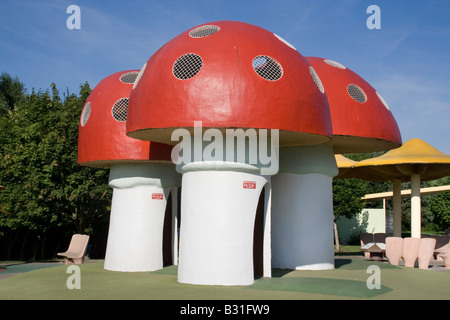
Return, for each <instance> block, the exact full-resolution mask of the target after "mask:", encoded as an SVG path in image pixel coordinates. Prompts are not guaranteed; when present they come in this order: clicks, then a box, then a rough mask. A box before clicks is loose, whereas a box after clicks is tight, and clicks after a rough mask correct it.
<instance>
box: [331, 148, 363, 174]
mask: <svg viewBox="0 0 450 320" xmlns="http://www.w3.org/2000/svg"><path fill="white" fill-rule="evenodd" d="M334 157H335V158H336V164H337V167H338V169H339V173H338V175H337V176H336V177H335V178H339V179H346V178H354V177H353V176H352V175H351V172H352V168H353V167H354V166H355V165H356V164H357V163H358V162H357V161H354V160H351V159H349V158H347V157H345V156H343V155H342V154H335V155H334Z"/></svg>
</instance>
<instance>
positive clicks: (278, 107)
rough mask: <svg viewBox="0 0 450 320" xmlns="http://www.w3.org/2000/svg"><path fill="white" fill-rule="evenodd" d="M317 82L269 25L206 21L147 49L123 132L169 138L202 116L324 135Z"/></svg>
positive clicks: (285, 132) (304, 138)
mask: <svg viewBox="0 0 450 320" xmlns="http://www.w3.org/2000/svg"><path fill="white" fill-rule="evenodd" d="M315 82H316V83H315ZM320 86H321V85H320V79H318V77H317V75H316V74H315V72H314V70H313V69H312V68H311V66H310V64H309V63H308V62H307V61H306V59H305V58H304V57H303V56H302V55H301V54H300V53H299V52H298V51H297V50H296V49H295V48H294V47H292V46H291V45H290V44H288V43H287V42H286V41H284V40H283V39H281V38H280V37H278V36H276V35H275V34H273V33H272V32H269V31H267V30H265V29H262V28H260V27H257V26H254V25H250V24H247V23H242V22H234V21H219V22H212V23H208V24H205V25H201V26H198V27H195V28H192V29H190V30H187V31H185V32H183V33H181V34H180V35H179V36H177V37H175V38H174V39H173V40H171V41H169V42H168V43H166V44H165V45H164V46H163V47H162V48H160V49H159V50H158V51H157V52H156V53H155V54H153V55H152V57H150V59H149V60H148V61H147V63H146V64H145V65H144V67H143V68H142V70H141V73H140V75H139V76H138V81H137V83H136V85H135V88H134V89H133V91H132V93H131V95H130V105H129V113H128V120H127V134H128V135H129V136H131V137H133V138H138V139H142V140H151V141H158V142H163V143H168V144H174V143H173V142H172V141H171V140H170V137H171V132H172V130H173V129H174V128H192V127H193V126H194V121H202V127H203V128H204V129H206V128H222V129H224V128H255V129H258V128H259V129H279V130H280V135H279V136H280V145H303V144H305V145H307V144H317V143H324V142H327V141H329V140H330V138H331V121H330V114H329V109H328V102H327V99H326V95H325V94H324V93H323V92H321V90H323V89H321V87H320Z"/></svg>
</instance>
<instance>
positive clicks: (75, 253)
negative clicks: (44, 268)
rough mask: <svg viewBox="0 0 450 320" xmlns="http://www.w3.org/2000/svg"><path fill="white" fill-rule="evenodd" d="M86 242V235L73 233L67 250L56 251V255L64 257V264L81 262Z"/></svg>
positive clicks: (87, 237) (87, 238)
mask: <svg viewBox="0 0 450 320" xmlns="http://www.w3.org/2000/svg"><path fill="white" fill-rule="evenodd" d="M88 242H89V236H88V235H85V234H74V235H73V236H72V239H71V240H70V244H69V248H68V249H67V251H66V252H60V253H58V256H62V257H64V262H65V264H81V263H83V262H84V256H85V254H86V248H87V245H88Z"/></svg>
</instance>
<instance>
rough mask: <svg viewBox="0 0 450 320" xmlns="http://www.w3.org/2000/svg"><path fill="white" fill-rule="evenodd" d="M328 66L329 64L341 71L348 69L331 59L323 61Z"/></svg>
mask: <svg viewBox="0 0 450 320" xmlns="http://www.w3.org/2000/svg"><path fill="white" fill-rule="evenodd" d="M323 61H324V62H325V63H326V64H329V65H330V66H333V67H335V68H339V69H347V68H346V67H345V66H344V65H343V64H340V63H339V62H336V61H333V60H329V59H325V60H323Z"/></svg>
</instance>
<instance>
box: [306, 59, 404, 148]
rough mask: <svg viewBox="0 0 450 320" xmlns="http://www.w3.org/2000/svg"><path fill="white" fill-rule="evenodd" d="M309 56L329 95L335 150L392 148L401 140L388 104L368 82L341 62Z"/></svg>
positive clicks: (398, 144)
mask: <svg viewBox="0 0 450 320" xmlns="http://www.w3.org/2000/svg"><path fill="white" fill-rule="evenodd" d="M306 59H307V60H308V61H309V63H310V64H311V65H312V66H313V67H314V69H315V70H316V71H317V74H318V75H319V76H320V79H321V80H322V83H323V86H324V88H325V92H326V94H327V97H328V103H329V106H330V113H331V122H332V126H333V140H332V142H331V143H332V145H333V148H334V152H335V153H352V152H373V151H381V150H389V149H392V148H397V147H398V146H400V145H401V144H402V138H401V135H400V130H399V128H398V125H397V122H396V121H395V119H394V116H393V115H392V113H391V111H390V109H389V106H388V105H387V103H386V102H385V101H384V99H383V98H382V97H381V95H380V94H379V93H378V92H377V91H376V90H375V89H374V88H373V87H372V86H371V85H370V84H369V83H367V82H366V81H365V80H364V79H363V78H361V77H360V76H359V75H357V74H356V73H355V72H353V71H352V70H350V69H348V68H346V67H345V66H343V65H342V64H340V63H338V62H335V61H332V60H328V59H323V58H317V57H307V58H306Z"/></svg>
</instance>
